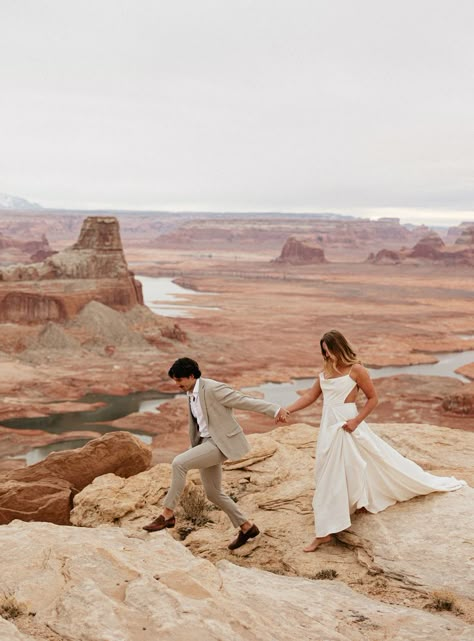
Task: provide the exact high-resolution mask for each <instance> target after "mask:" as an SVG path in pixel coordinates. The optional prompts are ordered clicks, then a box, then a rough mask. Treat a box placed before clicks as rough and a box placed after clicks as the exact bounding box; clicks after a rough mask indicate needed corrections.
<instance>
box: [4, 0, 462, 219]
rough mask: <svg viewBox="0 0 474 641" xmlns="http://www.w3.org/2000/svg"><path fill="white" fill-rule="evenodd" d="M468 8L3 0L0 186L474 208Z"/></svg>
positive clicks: (113, 195) (66, 197)
mask: <svg viewBox="0 0 474 641" xmlns="http://www.w3.org/2000/svg"><path fill="white" fill-rule="evenodd" d="M473 19H474V3H472V2H471V0H456V2H455V3H453V2H450V1H448V0H398V2H396V3H395V2H394V3H388V2H380V0H358V1H357V2H354V1H353V0H326V1H322V0H252V1H250V0H173V2H170V1H169V0H167V1H161V0H94V1H92V0H79V1H77V0H76V1H74V2H73V1H72V0H42V1H41V2H38V1H37V0H0V22H1V25H2V38H1V39H0V59H1V60H2V61H3V62H2V65H1V67H0V87H1V89H2V100H1V101H0V131H1V146H0V181H1V183H0V191H2V192H7V193H13V194H16V195H19V196H24V197H27V198H29V199H31V200H34V201H37V202H40V203H42V204H43V205H51V206H62V205H65V206H73V207H87V206H91V207H100V206H104V207H117V208H126V207H136V208H154V209H165V208H170V209H172V208H178V209H192V208H196V209H215V210H267V211H268V210H279V211H281V210H290V211H305V210H306V211H321V210H325V211H328V210H332V211H344V212H346V213H351V212H354V213H356V212H357V213H362V214H363V213H364V212H365V211H367V212H372V213H371V215H377V213H379V212H380V214H381V215H383V214H384V212H385V211H388V208H392V210H396V211H398V212H399V213H400V212H401V213H402V215H403V214H404V212H405V214H406V215H408V216H411V217H412V218H413V217H414V216H415V215H418V216H420V217H423V216H424V215H425V214H427V215H429V214H430V211H434V212H438V213H436V215H437V216H438V217H439V216H440V215H442V216H443V217H447V220H452V221H456V220H458V219H461V218H465V217H466V216H468V217H469V215H471V217H472V216H473V214H472V213H471V212H472V211H473V203H474V198H473V196H474V180H473V175H474V124H473V118H472V113H473V111H474V46H473V44H472V35H471V31H472V24H474V20H473ZM440 212H441V214H440Z"/></svg>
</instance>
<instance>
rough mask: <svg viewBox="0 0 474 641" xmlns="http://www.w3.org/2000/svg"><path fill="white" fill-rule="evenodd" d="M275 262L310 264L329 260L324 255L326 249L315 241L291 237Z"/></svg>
mask: <svg viewBox="0 0 474 641" xmlns="http://www.w3.org/2000/svg"><path fill="white" fill-rule="evenodd" d="M273 262H275V263H289V264H291V265H310V264H321V263H327V260H326V258H325V257H324V251H323V250H322V249H321V247H319V246H318V245H316V244H315V243H312V242H311V241H308V240H298V239H297V238H294V237H291V238H288V240H287V241H286V243H285V244H284V245H283V249H282V250H281V254H280V256H279V257H278V258H275V259H274V261H273Z"/></svg>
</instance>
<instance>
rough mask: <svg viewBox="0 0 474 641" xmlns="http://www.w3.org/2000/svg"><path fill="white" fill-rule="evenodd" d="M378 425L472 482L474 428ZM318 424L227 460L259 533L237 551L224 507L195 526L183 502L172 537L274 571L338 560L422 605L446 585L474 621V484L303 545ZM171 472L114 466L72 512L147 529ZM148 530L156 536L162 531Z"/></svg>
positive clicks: (229, 483)
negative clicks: (123, 472)
mask: <svg viewBox="0 0 474 641" xmlns="http://www.w3.org/2000/svg"><path fill="white" fill-rule="evenodd" d="M372 427H373V428H374V430H375V431H376V432H377V433H378V434H379V435H380V436H382V437H383V438H384V439H385V440H387V441H388V442H389V443H390V444H392V445H393V446H394V447H396V448H397V449H398V451H399V452H400V453H402V454H404V455H406V456H408V457H409V458H411V459H412V460H414V461H416V462H417V463H419V464H420V465H422V466H423V467H424V469H426V470H427V471H430V472H432V473H433V474H438V475H454V476H456V477H457V478H464V479H465V480H466V481H467V482H468V483H473V482H474V473H473V470H472V465H471V461H472V456H473V455H474V434H470V433H465V432H464V433H463V432H454V431H453V430H449V429H443V428H439V427H435V426H432V425H414V424H404V425H400V424H398V425H373V426H372ZM316 433H317V430H315V429H314V428H312V427H310V426H309V425H305V424H298V425H288V426H283V427H280V428H277V429H275V430H273V431H272V432H270V433H267V434H252V435H250V437H249V439H250V441H251V444H252V450H251V452H249V454H248V455H247V456H246V457H245V459H243V460H241V461H234V462H229V461H228V462H226V463H225V470H226V471H225V477H224V478H225V484H226V487H227V490H228V491H229V492H230V493H231V494H232V495H233V496H234V497H235V498H236V500H238V502H239V505H241V506H242V509H243V511H244V512H245V513H247V514H248V515H249V516H250V517H251V518H252V519H253V520H255V521H256V522H257V523H258V525H259V527H260V529H261V531H262V534H261V536H260V537H258V538H256V539H255V540H253V541H252V542H251V543H248V544H247V545H246V546H244V547H243V548H241V549H239V550H237V551H236V552H234V553H231V552H229V551H228V550H227V543H228V541H229V540H230V539H231V538H232V535H233V531H232V528H231V526H230V523H229V521H228V519H227V517H226V516H225V515H224V514H223V513H222V512H220V511H219V510H217V511H211V512H209V513H208V514H207V516H208V518H209V521H208V523H207V525H205V526H202V527H200V528H199V529H197V528H196V525H194V523H193V521H192V515H190V513H189V512H188V511H186V510H185V509H184V508H181V509H180V510H179V511H178V526H177V528H176V529H175V530H173V531H172V534H173V536H174V537H175V538H183V537H185V538H184V540H185V544H186V546H187V547H189V548H190V549H191V550H192V551H193V552H194V553H195V554H196V555H198V556H201V557H204V558H207V559H209V560H213V561H219V560H221V559H229V560H233V561H235V562H237V563H239V564H240V565H247V566H252V567H259V568H264V569H267V570H271V571H273V572H276V573H277V574H289V575H291V576H295V575H297V576H300V577H301V576H303V577H308V578H314V577H315V576H316V575H317V573H318V572H319V571H322V570H325V569H326V570H327V568H337V573H338V575H339V578H340V580H341V581H343V582H346V583H348V584H349V585H351V586H352V587H356V589H357V590H358V591H361V592H364V593H365V594H367V595H376V596H377V598H379V599H381V600H386V601H390V602H391V603H394V602H399V603H403V602H407V601H405V599H407V594H408V592H407V591H409V593H410V595H411V596H410V601H409V602H410V604H411V605H412V606H413V607H419V608H422V607H423V606H424V605H426V604H427V603H428V602H429V596H430V594H431V592H432V591H435V590H441V589H443V590H449V591H450V592H451V593H452V595H453V599H454V600H455V601H456V602H457V603H458V605H459V607H461V608H462V607H466V608H469V607H471V610H470V612H471V615H472V616H473V620H474V612H473V611H472V604H471V606H470V605H469V603H470V600H472V599H473V598H474V584H473V582H472V577H471V574H470V571H469V570H468V568H469V567H470V564H472V560H471V556H472V546H470V545H465V540H466V539H465V536H466V533H468V532H470V531H471V529H472V526H473V518H474V517H473V515H472V510H471V509H470V507H469V506H470V502H471V501H472V499H473V497H474V491H473V490H472V488H470V487H465V488H462V489H461V490H458V491H457V492H452V493H446V494H444V493H433V494H430V495H427V496H423V497H417V498H415V499H412V500H411V501H407V502H405V503H399V504H396V505H394V506H392V507H390V508H388V509H387V510H385V511H384V512H382V513H380V514H377V515H372V514H367V513H366V514H359V515H355V516H354V517H353V522H352V525H351V527H350V529H349V530H348V531H347V532H345V533H343V534H341V535H338V539H339V541H341V542H344V543H346V544H347V546H346V545H341V543H340V542H338V541H335V542H334V543H331V544H328V545H326V546H322V547H321V548H319V549H318V552H317V554H314V555H313V554H305V553H304V552H303V550H302V548H303V546H304V545H305V544H307V543H308V541H309V540H311V538H312V537H313V536H314V521H313V511H312V506H311V503H312V494H313V490H314V474H313V469H314V451H315V449H314V445H315V435H316ZM169 481H170V466H169V465H167V464H160V465H157V466H155V467H154V468H152V469H151V470H150V471H147V472H143V473H141V474H139V475H137V476H134V477H132V478H130V479H118V478H117V477H115V476H113V475H111V474H109V475H106V476H103V477H101V478H98V479H96V480H95V481H94V482H93V483H92V484H91V485H89V486H87V487H86V488H85V489H84V490H83V491H82V492H81V493H79V494H78V495H77V496H75V498H74V509H73V511H72V513H71V521H72V522H73V523H74V524H75V525H80V526H84V527H97V526H100V527H104V526H106V525H112V524H116V525H120V526H121V527H122V528H125V529H126V531H127V532H132V531H133V532H134V533H135V535H138V536H142V531H141V526H142V525H144V524H145V523H146V522H147V521H149V520H150V519H151V518H152V517H153V516H154V515H156V514H157V512H158V511H159V510H160V504H161V501H162V498H163V496H164V494H165V493H166V491H167V488H168V486H169ZM188 481H189V482H188V491H189V492H197V491H199V486H200V479H199V475H198V473H197V472H192V473H190V474H189V475H188ZM194 516H196V515H194ZM427 521H429V522H430V524H431V526H432V528H431V529H432V531H433V536H435V537H436V540H435V544H434V545H430V546H427V545H426V529H425V524H426V522H427ZM453 523H456V536H453V529H452V527H453V526H452V524H453ZM400 532H404V533H405V534H406V536H400ZM148 536H149V537H150V540H155V536H163V533H161V534H158V535H154V534H152V535H148ZM447 566H449V569H450V571H449V573H448V572H446V571H445V568H446V567H447ZM376 638H377V637H376ZM388 638H396V637H391V636H389V637H388Z"/></svg>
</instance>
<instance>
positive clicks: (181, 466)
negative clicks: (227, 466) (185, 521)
mask: <svg viewBox="0 0 474 641" xmlns="http://www.w3.org/2000/svg"><path fill="white" fill-rule="evenodd" d="M225 460H226V457H225V456H224V454H222V452H221V451H220V449H219V448H218V447H217V445H216V444H215V443H214V442H213V440H212V438H210V437H209V438H204V439H202V441H201V443H199V445H196V446H195V447H192V448H191V449H189V450H186V452H183V453H182V454H178V456H176V457H175V458H174V460H173V463H172V477H171V486H170V489H169V491H168V494H167V495H166V498H165V501H164V505H165V507H167V508H169V509H170V510H174V509H175V507H176V504H177V503H178V500H179V497H180V496H181V494H182V492H183V490H184V486H185V485H186V474H187V473H188V471H189V470H199V473H200V475H201V480H202V484H203V487H204V491H205V492H206V496H207V498H208V499H209V500H210V501H211V503H214V505H217V507H218V508H220V509H221V510H222V511H223V512H225V513H226V514H227V516H228V517H229V519H230V520H231V521H232V525H234V526H235V527H239V526H240V525H242V523H245V521H247V517H246V516H244V515H243V514H242V512H241V511H240V510H239V508H238V507H237V504H236V503H235V501H233V500H232V499H231V498H230V496H227V494H224V492H223V491H222V487H221V484H222V463H223V462H224V461H225Z"/></svg>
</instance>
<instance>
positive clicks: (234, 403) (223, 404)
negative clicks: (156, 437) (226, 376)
mask: <svg viewBox="0 0 474 641" xmlns="http://www.w3.org/2000/svg"><path fill="white" fill-rule="evenodd" d="M199 402H200V404H201V407H202V411H203V414H204V418H205V419H206V423H207V427H208V430H209V434H210V435H211V437H212V440H213V441H214V443H215V444H216V445H217V447H218V448H219V449H220V451H221V452H222V453H223V454H224V456H225V457H226V458H228V459H230V460H231V461H237V460H238V459H240V458H242V457H244V456H245V455H246V454H247V452H249V451H250V445H249V442H248V441H247V439H246V438H245V434H244V433H243V430H242V428H241V427H240V425H239V424H238V423H237V421H236V420H235V418H234V416H233V413H232V410H233V409H234V408H235V409H239V410H248V411H252V412H260V413H261V414H266V415H267V416H272V417H273V416H275V414H276V412H277V410H278V409H279V407H280V406H279V405H275V404H274V403H268V402H267V401H264V400H263V399H260V398H252V397H251V396H245V394H242V392H238V391H237V390H234V389H232V388H231V387H229V386H228V385H226V384H225V383H219V381H214V380H212V379H211V378H201V379H200V383H199ZM189 438H190V441H191V446H192V447H195V446H196V445H198V444H199V440H200V435H199V428H198V425H197V421H196V419H195V418H194V416H193V415H192V413H191V410H189Z"/></svg>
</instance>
